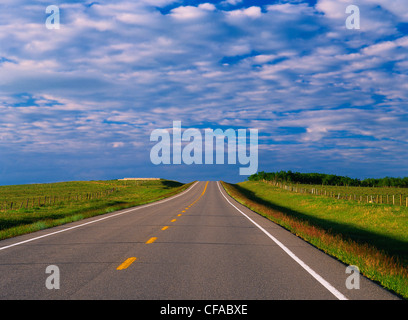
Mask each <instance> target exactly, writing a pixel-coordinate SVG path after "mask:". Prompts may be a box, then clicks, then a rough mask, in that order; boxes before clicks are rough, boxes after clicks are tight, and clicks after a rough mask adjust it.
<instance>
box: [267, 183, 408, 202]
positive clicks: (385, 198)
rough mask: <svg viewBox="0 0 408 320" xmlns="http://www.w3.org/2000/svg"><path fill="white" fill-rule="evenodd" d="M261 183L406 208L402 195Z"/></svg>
mask: <svg viewBox="0 0 408 320" xmlns="http://www.w3.org/2000/svg"><path fill="white" fill-rule="evenodd" d="M263 182H265V183H268V184H272V185H274V186H276V187H279V188H281V189H284V190H288V191H292V192H296V193H306V194H313V195H319V196H326V197H330V198H335V199H338V200H340V199H342V200H349V201H357V202H359V203H377V204H389V205H399V206H405V207H408V197H407V196H405V195H402V194H373V195H371V194H370V195H367V194H365V195H361V194H353V193H340V192H335V191H328V190H327V189H324V188H322V189H318V188H315V187H313V188H306V187H303V186H302V187H300V186H297V185H287V184H284V183H282V182H279V181H267V180H263Z"/></svg>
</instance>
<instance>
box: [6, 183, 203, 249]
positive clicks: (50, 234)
mask: <svg viewBox="0 0 408 320" xmlns="http://www.w3.org/2000/svg"><path fill="white" fill-rule="evenodd" d="M197 184H198V181H197V182H195V183H194V184H193V185H192V186H190V187H189V188H188V189H187V190H185V191H183V192H182V193H179V194H177V195H175V196H173V197H170V198H167V199H163V200H159V201H157V202H153V203H149V204H144V205H141V206H140V207H136V208H133V209H129V210H125V211H121V212H118V213H115V214H112V215H109V216H105V217H103V218H99V219H97V220H92V221H89V222H85V223H82V224H79V225H76V226H73V227H69V228H65V229H62V230H58V231H55V232H51V233H47V234H44V235H42V236H39V237H34V238H31V239H27V240H24V241H20V242H16V243H13V244H10V245H8V246H4V247H0V251H1V250H5V249H8V248H11V247H15V246H18V245H20V244H23V243H27V242H31V241H34V240H38V239H41V238H45V237H49V236H52V235H54V234H57V233H61V232H65V231H68V230H72V229H76V228H80V227H83V226H86V225H88V224H91V223H95V222H99V221H102V220H106V219H110V218H113V217H116V216H120V215H122V214H125V213H128V212H131V211H136V210H140V209H144V208H147V207H151V206H155V205H158V204H161V203H163V202H167V201H170V200H173V199H175V198H178V197H180V196H182V195H184V194H186V193H187V192H189V191H190V190H192V189H193V188H194V187H195V186H196V185H197Z"/></svg>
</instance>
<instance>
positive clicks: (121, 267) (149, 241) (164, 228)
mask: <svg viewBox="0 0 408 320" xmlns="http://www.w3.org/2000/svg"><path fill="white" fill-rule="evenodd" d="M207 185H208V181H207V183H206V184H205V187H204V191H203V192H202V193H201V195H200V196H199V197H198V199H196V200H195V201H194V202H193V203H192V204H190V205H189V206H188V207H187V208H185V209H184V210H183V211H181V212H183V213H184V212H186V210H188V209H189V208H190V207H191V206H193V205H194V204H195V203H196V202H197V201H198V200H200V198H201V197H202V196H203V195H204V194H205V191H206V190H207ZM177 216H178V217H180V216H181V213H180V214H178V215H177ZM175 221H176V219H173V220H171V222H175ZM168 228H169V226H164V227H163V228H162V230H167V229H168ZM156 240H157V237H151V238H150V239H149V240H147V241H146V244H149V243H153V242H155V241H156ZM135 260H136V258H135V257H131V258H127V259H126V260H125V261H124V262H123V263H122V264H121V265H120V266H119V267H117V268H116V270H124V269H126V268H128V267H129V266H130V265H131V264H132V263H133V262H134V261H135Z"/></svg>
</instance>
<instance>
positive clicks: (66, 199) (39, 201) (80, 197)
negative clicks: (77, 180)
mask: <svg viewBox="0 0 408 320" xmlns="http://www.w3.org/2000/svg"><path fill="white" fill-rule="evenodd" d="M115 191H116V188H112V189H109V190H103V191H97V192H88V193H82V194H66V195H54V196H53V195H51V196H41V197H29V198H25V199H23V200H14V201H10V202H3V203H1V204H0V211H2V212H6V211H10V210H18V209H23V208H24V209H29V208H39V207H43V206H46V205H55V204H62V203H73V202H80V201H89V200H93V199H100V198H102V197H105V196H108V195H110V194H111V193H113V192H115Z"/></svg>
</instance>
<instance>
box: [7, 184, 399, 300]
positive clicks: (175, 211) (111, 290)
mask: <svg viewBox="0 0 408 320" xmlns="http://www.w3.org/2000/svg"><path fill="white" fill-rule="evenodd" d="M50 266H51V267H50ZM346 267H347V266H346V265H344V264H342V263H341V262H339V261H337V260H336V259H333V258H331V257H329V256H328V255H326V254H325V253H323V252H322V251H320V250H317V249H316V248H314V247H313V246H311V245H309V244H308V243H306V242H305V241H303V240H301V239H299V238H298V237H296V236H295V235H293V234H291V233H290V232H288V231H287V230H285V229H283V228H281V227H280V226H278V225H276V224H274V223H272V222H271V221H269V220H267V219H265V218H263V217H261V216H260V215H258V214H256V213H254V212H252V211H251V210H249V209H247V208H246V207H244V206H242V205H241V204H238V203H237V202H236V201H234V200H233V199H232V198H230V197H229V196H228V195H227V194H226V192H225V191H224V189H223V187H222V186H221V184H220V183H219V182H215V181H211V182H203V181H201V182H197V183H195V184H194V185H193V186H192V187H190V188H189V189H188V190H186V191H184V192H183V193H181V194H178V195H176V196H173V197H172V198H168V199H165V200H161V201H158V202H155V203H151V204H148V205H144V206H140V207H135V208H130V209H125V210H121V211H117V212H112V213H109V214H105V215H101V216H97V217H93V218H90V219H86V220H82V221H77V222H75V223H70V224H66V225H63V226H59V227H56V228H52V229H47V230H41V231H39V232H35V233H31V234H27V235H23V236H19V237H15V238H11V239H6V240H3V241H0V299H2V300H7V299H12V300H24V299H27V300H32V299H34V300H36V299H40V300H54V299H55V300H60V299H62V300H82V299H92V300H94V299H95V300H96V299H98V300H100V299H110V300H117V299H120V300H181V299H183V300H206V299H208V300H218V299H220V300H345V299H347V300H377V299H379V300H388V299H398V298H397V297H396V296H394V295H393V294H391V293H389V292H388V291H386V290H384V289H383V288H381V287H380V286H379V285H377V284H375V283H374V282H372V281H369V280H368V279H366V278H364V277H362V276H361V277H360V286H359V289H348V288H347V287H346V279H347V277H349V276H350V274H347V273H346ZM47 268H48V269H47ZM53 270H54V271H53ZM55 270H58V272H57V271H55ZM52 285H54V287H52Z"/></svg>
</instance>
